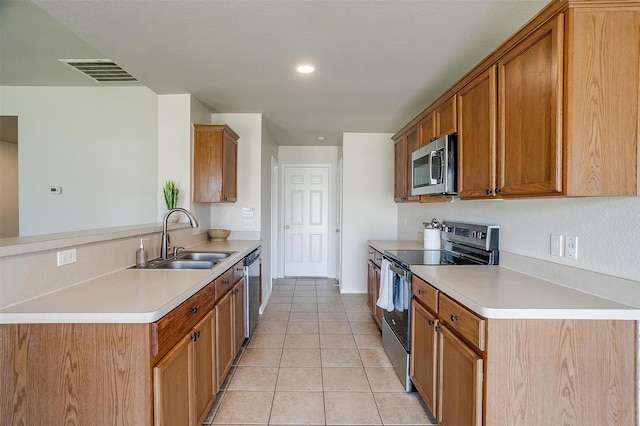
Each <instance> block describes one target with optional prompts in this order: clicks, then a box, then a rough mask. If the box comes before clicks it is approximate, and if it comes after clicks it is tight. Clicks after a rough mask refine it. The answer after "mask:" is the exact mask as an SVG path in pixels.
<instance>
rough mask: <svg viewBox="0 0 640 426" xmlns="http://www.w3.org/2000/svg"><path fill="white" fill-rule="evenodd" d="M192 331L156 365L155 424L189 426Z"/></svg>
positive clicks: (157, 425) (154, 376)
mask: <svg viewBox="0 0 640 426" xmlns="http://www.w3.org/2000/svg"><path fill="white" fill-rule="evenodd" d="M190 339H191V333H190V334H188V335H187V336H185V337H184V338H183V339H182V340H180V342H179V343H178V344H176V345H175V346H174V347H173V349H171V350H170V351H169V352H168V353H167V355H165V357H164V358H162V360H161V361H160V362H159V363H158V364H157V365H156V366H155V367H154V368H153V405H154V425H155V426H161V425H166V426H180V425H184V426H189V424H190V422H193V418H191V419H190V418H189V416H190V413H191V409H190V403H189V391H190V386H191V383H190V377H189V368H190V363H191V361H190V353H189V343H190V342H191V340H190Z"/></svg>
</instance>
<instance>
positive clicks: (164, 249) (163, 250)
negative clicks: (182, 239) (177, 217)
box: [160, 207, 200, 259]
mask: <svg viewBox="0 0 640 426" xmlns="http://www.w3.org/2000/svg"><path fill="white" fill-rule="evenodd" d="M175 212H182V213H184V214H186V215H187V217H188V218H189V223H190V224H191V227H192V228H197V227H198V226H200V225H198V221H197V220H196V218H195V217H194V216H193V214H192V213H191V212H190V211H189V210H187V209H183V208H182V207H177V208H175V209H171V210H169V211H168V212H166V213H165V214H164V219H163V220H162V246H161V247H160V259H166V258H167V254H168V253H169V247H170V244H169V233H168V232H167V222H168V220H169V216H171V213H175Z"/></svg>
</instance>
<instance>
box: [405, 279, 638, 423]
mask: <svg viewBox="0 0 640 426" xmlns="http://www.w3.org/2000/svg"><path fill="white" fill-rule="evenodd" d="M413 280H414V281H413V282H414V285H413V297H414V299H413V301H412V315H413V317H412V331H411V332H412V343H411V364H412V365H411V375H412V381H413V383H414V384H415V386H416V388H417V389H418V391H419V392H420V395H421V396H422V398H423V399H424V401H425V403H426V404H427V406H428V407H429V409H430V410H431V411H432V413H433V414H435V416H436V418H437V419H438V424H439V426H504V425H509V426H526V425H547V424H549V425H551V424H554V425H555V424H563V425H565V424H566V425H575V426H579V425H580V426H581V425H616V426H622V425H624V426H634V425H635V426H637V415H638V413H637V401H638V371H637V362H638V322H637V321H622V320H575V319H550V320H537V319H486V318H482V317H480V316H478V315H476V314H475V313H473V312H471V311H470V310H468V309H467V308H465V307H464V306H463V305H461V304H459V303H458V302H456V301H454V300H453V299H451V298H450V297H448V296H447V295H446V294H444V293H442V292H439V291H438V290H435V288H433V287H431V286H430V285H429V284H427V283H426V282H425V281H423V280H421V279H420V278H417V277H416V276H415V275H414V277H413ZM419 291H422V292H421V293H420V294H418V292H419ZM434 314H435V315H434ZM436 335H437V343H436V341H435V340H436V337H434V336H436ZM436 346H437V350H436V349H434V348H435V347H436ZM434 350H435V351H436V352H437V356H435V355H434ZM434 366H437V374H434V373H433V369H434ZM434 375H436V376H437V385H436V386H435V387H434V386H433V381H434V380H436V379H434ZM434 400H435V401H434ZM432 407H436V408H432Z"/></svg>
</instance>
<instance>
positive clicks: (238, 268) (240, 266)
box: [233, 259, 244, 283]
mask: <svg viewBox="0 0 640 426" xmlns="http://www.w3.org/2000/svg"><path fill="white" fill-rule="evenodd" d="M243 278H244V259H243V260H241V261H240V262H238V263H236V265H235V266H234V267H233V282H234V283H237V282H238V281H240V280H241V279H243Z"/></svg>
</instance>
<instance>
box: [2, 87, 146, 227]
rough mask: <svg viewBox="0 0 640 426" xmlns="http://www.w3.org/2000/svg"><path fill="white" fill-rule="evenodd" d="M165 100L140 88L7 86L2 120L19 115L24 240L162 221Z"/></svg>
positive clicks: (3, 95)
mask: <svg viewBox="0 0 640 426" xmlns="http://www.w3.org/2000/svg"><path fill="white" fill-rule="evenodd" d="M157 102H158V100H157V96H156V95H155V94H154V93H153V92H151V91H150V90H149V89H147V88H146V87H140V86H136V87H108V88H104V87H8V86H2V87H0V115H17V116H18V117H19V119H18V127H19V128H18V132H19V135H20V151H19V165H18V167H19V180H20V194H19V196H20V235H21V236H28V235H37V234H51V233H57V232H67V231H75V230H84V229H93V228H105V227H114V226H123V225H132V224H146V223H152V222H155V221H156V206H157V199H158V194H157V192H158V191H157V172H156V170H157V138H158V114H157V110H158V106H157V105H158V104H157ZM51 186H61V187H62V194H61V195H52V194H51V193H50V191H49V188H50V187H51Z"/></svg>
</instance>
